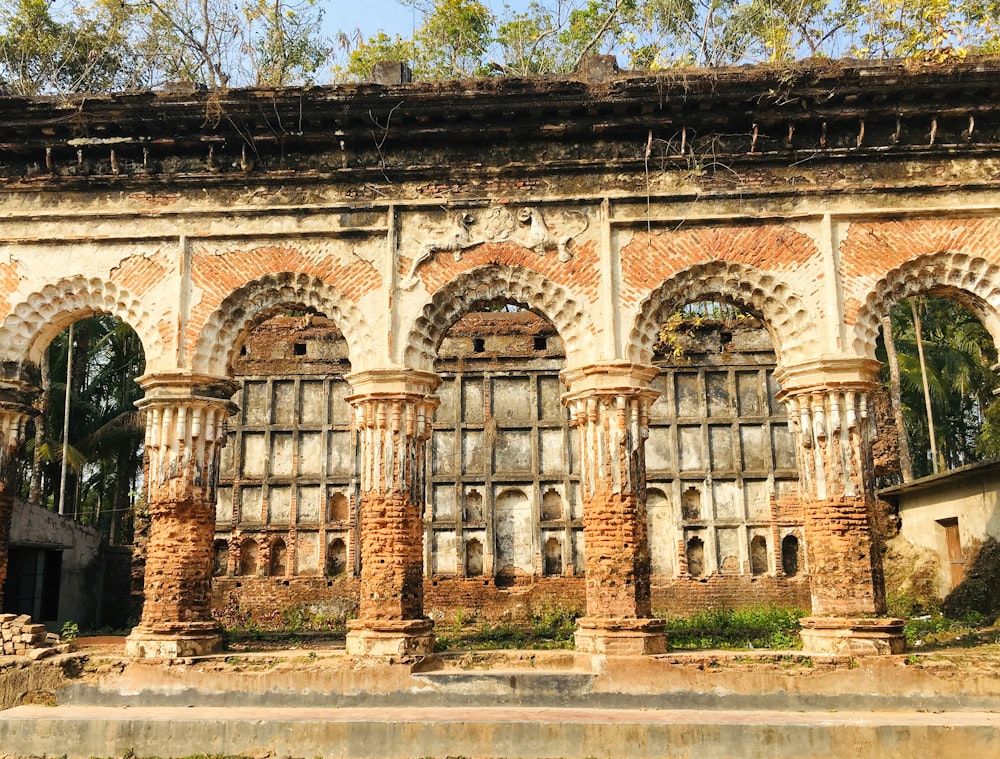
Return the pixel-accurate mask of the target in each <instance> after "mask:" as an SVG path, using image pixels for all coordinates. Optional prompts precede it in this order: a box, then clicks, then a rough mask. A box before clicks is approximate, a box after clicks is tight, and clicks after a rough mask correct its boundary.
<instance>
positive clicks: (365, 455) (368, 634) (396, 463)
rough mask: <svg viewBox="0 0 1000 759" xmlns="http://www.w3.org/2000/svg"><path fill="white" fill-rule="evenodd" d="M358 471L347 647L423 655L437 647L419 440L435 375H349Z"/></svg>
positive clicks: (426, 433)
mask: <svg viewBox="0 0 1000 759" xmlns="http://www.w3.org/2000/svg"><path fill="white" fill-rule="evenodd" d="M347 379H348V381H349V382H350V383H351V386H352V388H353V389H354V391H355V392H354V394H353V395H351V396H350V397H348V399H347V401H348V402H349V403H350V404H351V405H352V406H353V407H354V427H355V433H356V435H357V439H358V444H359V448H360V458H361V464H360V465H361V470H360V472H359V478H360V485H361V501H360V504H359V511H360V514H361V603H360V609H359V613H358V619H356V620H352V622H351V625H350V631H349V632H348V636H347V650H348V653H352V654H358V655H381V654H422V653H430V652H431V651H433V648H434V635H433V632H432V630H433V626H432V624H431V622H430V620H428V619H426V618H425V617H424V578H423V511H424V491H425V488H424V445H425V443H426V441H427V439H428V438H429V437H430V432H431V421H432V417H433V413H434V409H435V407H436V406H437V402H438V401H437V398H435V397H434V396H432V395H431V393H433V392H434V390H435V389H436V388H437V386H438V384H439V382H440V380H439V379H438V377H437V375H435V374H430V373H427V372H415V371H405V370H385V371H370V372H364V373H359V374H355V375H351V376H349V377H348V378H347Z"/></svg>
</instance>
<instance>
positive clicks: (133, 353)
mask: <svg viewBox="0 0 1000 759" xmlns="http://www.w3.org/2000/svg"><path fill="white" fill-rule="evenodd" d="M145 364H146V362H145V355H144V353H143V347H142V343H141V341H140V340H139V337H138V335H137V334H136V333H135V331H134V330H133V329H132V328H131V327H130V326H128V325H127V324H125V323H124V322H123V321H121V320H120V319H117V318H115V317H113V316H109V315H106V314H98V315H95V316H88V317H86V318H83V319H80V320H78V321H76V322H74V323H73V324H71V325H70V326H69V327H67V328H66V329H64V330H63V331H62V332H60V333H59V334H58V335H56V337H55V338H54V339H53V340H52V342H51V343H50V344H49V345H48V348H47V350H46V351H45V354H44V356H43V358H42V361H41V364H40V366H39V376H38V378H37V384H38V386H39V387H40V388H41V394H40V395H39V398H38V402H37V407H38V414H37V415H36V416H35V418H34V424H33V429H30V430H29V431H28V434H27V440H28V449H29V451H30V452H31V467H30V469H26V470H25V477H24V481H23V485H22V492H23V494H24V496H26V497H27V499H28V500H29V501H31V502H32V503H36V504H39V505H41V506H44V507H46V508H48V509H50V510H52V511H55V512H57V513H59V514H64V515H66V516H71V517H73V518H74V519H76V520H77V521H79V522H81V523H83V524H86V525H89V526H91V527H95V528H97V529H98V530H100V531H101V532H102V533H104V535H105V536H107V539H108V540H109V542H110V543H112V544H130V543H131V542H132V534H133V516H134V506H135V499H136V497H137V493H138V491H139V490H140V489H141V485H142V456H143V438H144V434H145V425H144V417H143V415H142V414H141V413H140V412H139V411H137V410H136V407H135V403H136V401H138V400H139V399H141V398H142V390H141V389H140V388H139V386H138V385H137V384H136V382H135V380H136V378H137V377H139V376H140V375H141V374H142V373H143V372H144V371H145ZM67 389H68V393H67ZM67 411H68V415H67V414H66V412H67Z"/></svg>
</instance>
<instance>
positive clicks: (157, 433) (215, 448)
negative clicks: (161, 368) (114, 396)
mask: <svg viewBox="0 0 1000 759" xmlns="http://www.w3.org/2000/svg"><path fill="white" fill-rule="evenodd" d="M138 384H139V386H140V387H141V388H142V389H143V390H145V391H146V396H145V397H144V398H142V399H141V400H140V401H138V402H137V403H136V404H135V405H136V408H138V409H140V410H142V411H143V412H145V414H146V462H147V466H146V484H147V487H148V489H149V491H148V492H149V503H150V507H151V509H152V508H155V506H156V504H158V503H164V504H172V503H175V502H178V501H197V502H204V503H209V504H213V505H214V502H215V483H216V479H217V469H218V458H219V450H220V449H221V448H222V446H224V445H225V444H226V419H227V418H228V417H229V416H231V415H232V414H234V413H235V412H236V411H237V407H236V404H235V403H233V402H232V400H230V398H231V396H232V395H233V393H235V392H236V390H237V389H238V388H239V384H238V383H236V382H234V381H233V380H230V379H228V378H227V377H216V376H211V375H204V374H183V373H179V372H178V373H173V372H170V373H166V372H165V373H160V374H147V375H144V376H142V377H140V378H139V380H138Z"/></svg>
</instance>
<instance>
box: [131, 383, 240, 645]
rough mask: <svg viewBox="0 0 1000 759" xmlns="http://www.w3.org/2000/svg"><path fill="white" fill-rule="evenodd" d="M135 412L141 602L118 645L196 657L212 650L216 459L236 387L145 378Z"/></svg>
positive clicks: (216, 639)
mask: <svg viewBox="0 0 1000 759" xmlns="http://www.w3.org/2000/svg"><path fill="white" fill-rule="evenodd" d="M139 385H140V386H141V387H142V389H143V390H145V392H146V396H145V398H143V399H142V400H141V401H140V402H139V403H137V404H136V405H137V406H139V408H141V409H142V410H143V411H144V412H145V415H146V462H145V467H146V470H145V479H146V505H147V508H148V509H149V519H150V527H149V542H148V544H147V548H146V577H145V584H144V593H145V601H144V603H143V607H142V619H141V620H140V621H139V624H138V626H137V627H135V628H134V629H133V630H132V632H131V634H130V635H129V636H128V639H127V640H126V642H125V652H126V653H127V654H129V655H131V656H139V657H149V658H169V657H181V656H197V655H201V654H206V653H210V652H212V651H215V650H217V649H218V648H219V646H220V645H221V642H222V634H221V633H222V628H221V626H220V625H219V623H218V622H216V621H215V620H214V619H213V618H212V614H211V609H210V607H209V592H210V590H211V583H212V561H213V555H212V543H213V538H214V535H215V488H216V483H217V482H218V470H219V452H220V451H221V449H222V446H224V445H225V444H226V419H227V418H228V417H229V416H230V415H231V414H232V413H233V412H234V411H235V410H236V406H235V405H234V404H233V403H232V401H230V398H231V397H232V395H233V393H234V392H236V390H237V388H238V386H237V384H236V383H235V382H233V381H232V380H229V379H225V378H221V377H209V376H202V375H181V374H149V375H146V376H145V377H142V378H140V379H139Z"/></svg>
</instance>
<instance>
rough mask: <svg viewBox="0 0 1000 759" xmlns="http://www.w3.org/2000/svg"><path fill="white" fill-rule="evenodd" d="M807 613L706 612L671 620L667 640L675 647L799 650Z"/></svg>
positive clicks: (778, 610)
mask: <svg viewBox="0 0 1000 759" xmlns="http://www.w3.org/2000/svg"><path fill="white" fill-rule="evenodd" d="M807 614H808V612H805V611H803V610H802V609H782V608H780V607H777V606H754V607H751V608H747V609H705V610H704V611H699V612H697V613H695V614H692V615H691V616H689V617H667V618H666V628H667V641H668V643H669V645H670V647H671V648H722V649H741V648H743V649H750V648H772V649H799V648H802V640H801V639H800V638H799V619H800V618H801V617H804V616H806V615H807Z"/></svg>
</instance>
